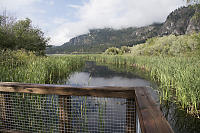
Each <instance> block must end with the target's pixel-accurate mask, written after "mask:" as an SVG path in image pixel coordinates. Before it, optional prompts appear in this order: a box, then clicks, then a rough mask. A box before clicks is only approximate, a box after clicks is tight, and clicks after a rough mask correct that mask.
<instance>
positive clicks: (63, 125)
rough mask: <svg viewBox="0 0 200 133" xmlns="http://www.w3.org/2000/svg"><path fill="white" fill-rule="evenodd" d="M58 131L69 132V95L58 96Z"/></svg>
mask: <svg viewBox="0 0 200 133" xmlns="http://www.w3.org/2000/svg"><path fill="white" fill-rule="evenodd" d="M59 118H60V132H61V133H65V132H70V131H71V130H72V127H71V97H70V96H62V95H60V96H59Z"/></svg>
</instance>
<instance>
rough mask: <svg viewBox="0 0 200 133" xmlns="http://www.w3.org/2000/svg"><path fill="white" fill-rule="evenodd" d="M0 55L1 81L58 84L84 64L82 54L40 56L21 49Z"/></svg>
mask: <svg viewBox="0 0 200 133" xmlns="http://www.w3.org/2000/svg"><path fill="white" fill-rule="evenodd" d="M0 55H1V56H0V64H1V65H0V72H1V73H0V81H1V82H23V83H40V84H45V83H48V84H60V83H61V82H62V80H66V77H68V75H69V74H71V73H72V72H74V71H76V70H78V69H80V68H81V67H82V66H83V65H84V59H83V58H82V56H74V55H67V56H48V57H41V56H35V54H34V53H32V52H28V53H27V52H25V51H22V50H19V51H6V52H5V51H1V52H0ZM63 82H64V81H63Z"/></svg>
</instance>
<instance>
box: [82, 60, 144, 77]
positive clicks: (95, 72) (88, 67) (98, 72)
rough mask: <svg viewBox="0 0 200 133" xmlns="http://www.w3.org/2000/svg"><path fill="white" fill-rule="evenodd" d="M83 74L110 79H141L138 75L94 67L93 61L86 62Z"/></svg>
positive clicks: (98, 66)
mask: <svg viewBox="0 0 200 133" xmlns="http://www.w3.org/2000/svg"><path fill="white" fill-rule="evenodd" d="M83 72H88V73H90V76H92V77H104V78H111V77H115V76H119V77H126V78H141V77H139V76H138V75H133V74H132V73H128V72H123V73H122V72H116V71H113V70H111V69H109V68H108V67H107V66H100V65H96V62H93V61H87V62H86V64H85V67H84V69H83Z"/></svg>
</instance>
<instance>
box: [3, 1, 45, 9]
mask: <svg viewBox="0 0 200 133" xmlns="http://www.w3.org/2000/svg"><path fill="white" fill-rule="evenodd" d="M35 2H41V0H14V1H13V0H1V1H0V5H1V8H6V9H7V10H19V9H20V8H21V7H25V6H31V5H32V4H33V3H35Z"/></svg>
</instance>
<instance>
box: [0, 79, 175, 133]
mask: <svg viewBox="0 0 200 133" xmlns="http://www.w3.org/2000/svg"><path fill="white" fill-rule="evenodd" d="M0 92H8V93H24V94H29V93H30V94H53V95H59V96H94V97H110V98H125V99H131V98H134V99H135V103H136V110H137V116H138V118H139V122H138V123H139V127H140V129H137V131H136V130H134V131H132V130H127V132H137V133H139V132H140V130H141V132H142V133H173V130H172V129H171V127H170V125H169V124H168V122H167V121H166V119H165V118H164V116H163V115H162V112H161V111H160V108H159V105H157V104H156V103H155V102H154V100H153V99H152V97H151V95H150V94H149V93H148V91H147V88H145V87H72V86H66V85H47V84H23V83H14V82H0ZM0 100H1V101H0V102H2V103H0V106H2V105H3V102H4V101H3V100H2V99H0ZM5 114H6V112H5ZM0 117H2V116H0ZM129 119H130V121H132V120H131V118H129ZM134 119H135V118H134ZM128 121H129V120H128ZM134 121H135V122H136V120H134ZM128 128H129V125H128ZM1 130H4V129H1ZM6 130H7V129H6ZM4 131H5V130H4ZM9 132H10V131H9Z"/></svg>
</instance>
